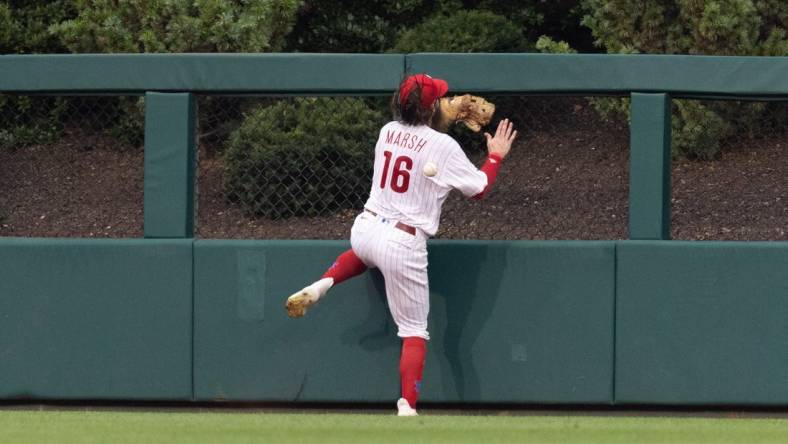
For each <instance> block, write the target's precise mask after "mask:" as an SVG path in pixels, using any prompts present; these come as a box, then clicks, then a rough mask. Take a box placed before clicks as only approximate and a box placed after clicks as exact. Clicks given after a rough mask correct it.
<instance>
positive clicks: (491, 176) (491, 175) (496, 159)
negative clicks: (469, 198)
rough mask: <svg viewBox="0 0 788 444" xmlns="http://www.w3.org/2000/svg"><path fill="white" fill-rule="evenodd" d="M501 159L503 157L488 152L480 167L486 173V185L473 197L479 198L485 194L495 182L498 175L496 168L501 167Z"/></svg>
mask: <svg viewBox="0 0 788 444" xmlns="http://www.w3.org/2000/svg"><path fill="white" fill-rule="evenodd" d="M501 160H503V158H502V157H501V156H499V155H497V154H490V155H489V156H487V161H486V162H484V165H482V167H481V168H480V169H481V171H482V172H483V173H484V174H486V175H487V186H486V187H484V189H483V190H482V192H481V193H479V194H477V195H475V196H473V198H474V199H481V198H483V197H484V196H485V194H487V192H488V191H490V189H491V188H492V186H493V184H494V183H495V178H496V177H497V176H498V170H499V169H501Z"/></svg>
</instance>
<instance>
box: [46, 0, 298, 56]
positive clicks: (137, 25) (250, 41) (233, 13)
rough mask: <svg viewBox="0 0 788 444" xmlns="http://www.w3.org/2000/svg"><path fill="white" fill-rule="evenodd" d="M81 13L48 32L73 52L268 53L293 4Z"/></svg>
mask: <svg viewBox="0 0 788 444" xmlns="http://www.w3.org/2000/svg"><path fill="white" fill-rule="evenodd" d="M75 3H76V5H77V8H78V10H79V15H78V16H77V17H75V18H74V19H71V20H66V21H64V22H62V23H59V24H57V25H54V26H53V27H52V28H51V30H52V32H53V33H54V34H55V35H57V36H59V37H60V38H61V39H62V41H63V42H64V44H65V45H66V46H67V47H68V49H70V50H71V51H73V52H120V53H140V52H270V51H278V50H279V49H280V48H281V47H282V44H283V43H284V37H285V35H286V34H287V33H288V32H289V31H290V28H291V26H292V23H293V20H294V18H295V11H296V8H297V6H298V2H297V0H266V1H252V0H167V1H165V0H153V1H142V0H75Z"/></svg>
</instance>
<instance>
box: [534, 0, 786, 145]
mask: <svg viewBox="0 0 788 444" xmlns="http://www.w3.org/2000/svg"><path fill="white" fill-rule="evenodd" d="M582 5H583V7H584V8H585V10H586V15H585V16H584V18H583V20H582V23H583V24H584V25H586V26H588V27H589V28H590V29H591V31H592V33H593V36H594V39H595V43H596V44H597V45H599V46H600V47H602V48H604V49H605V50H607V52H609V53H625V54H630V53H645V54H703V55H760V56H785V55H788V34H786V32H787V30H788V2H785V1H783V0H707V1H697V0H655V1H650V2H641V1H635V0H583V2H582ZM544 47H545V48H548V47H547V46H546V45H545V46H544ZM549 49H553V50H555V49H556V47H554V46H553V47H550V48H549ZM594 105H595V107H596V108H597V109H598V110H600V112H602V114H603V115H610V114H611V113H613V112H615V111H617V110H618V111H626V109H627V108H628V107H627V106H626V105H627V102H625V101H622V100H615V99H595V100H594ZM766 111H768V107H767V106H765V105H763V104H752V105H749V106H742V105H739V104H728V103H720V102H698V101H688V100H674V107H673V116H672V119H673V122H672V127H673V148H674V153H677V154H683V155H685V156H687V157H691V158H701V159H705V158H712V157H715V156H716V155H717V153H718V152H719V149H720V142H721V141H722V140H723V139H724V138H725V137H728V136H729V135H731V134H733V133H734V132H736V131H739V130H744V129H746V130H748V131H751V130H752V127H753V125H758V122H762V123H767V122H763V121H764V120H765V119H763V116H764V114H765V112H766Z"/></svg>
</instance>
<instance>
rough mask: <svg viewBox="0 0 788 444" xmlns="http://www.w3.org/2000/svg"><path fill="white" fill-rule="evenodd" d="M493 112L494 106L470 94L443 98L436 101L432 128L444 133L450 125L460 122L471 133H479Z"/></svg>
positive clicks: (488, 121)
mask: <svg viewBox="0 0 788 444" xmlns="http://www.w3.org/2000/svg"><path fill="white" fill-rule="evenodd" d="M494 112H495V105H494V104H492V103H490V102H488V101H486V100H484V99H482V98H481V97H477V96H472V95H470V94H465V95H464V96H454V97H443V98H442V99H440V100H439V101H438V112H437V113H435V119H434V120H433V126H434V128H435V129H436V130H438V131H443V132H446V131H448V129H449V127H450V126H451V125H452V124H454V123H456V122H462V123H464V124H465V126H467V127H468V128H470V129H471V130H472V131H474V132H479V131H480V130H481V129H482V127H483V126H485V125H487V124H488V123H490V119H492V116H493V113H494Z"/></svg>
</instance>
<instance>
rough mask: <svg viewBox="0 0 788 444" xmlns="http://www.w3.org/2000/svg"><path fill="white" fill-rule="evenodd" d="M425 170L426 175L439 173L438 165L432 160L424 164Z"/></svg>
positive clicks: (430, 175)
mask: <svg viewBox="0 0 788 444" xmlns="http://www.w3.org/2000/svg"><path fill="white" fill-rule="evenodd" d="M423 172H424V175H425V176H427V177H432V176H434V175H436V174H438V167H437V166H436V165H435V164H434V163H432V162H427V163H425V164H424V169H423Z"/></svg>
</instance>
